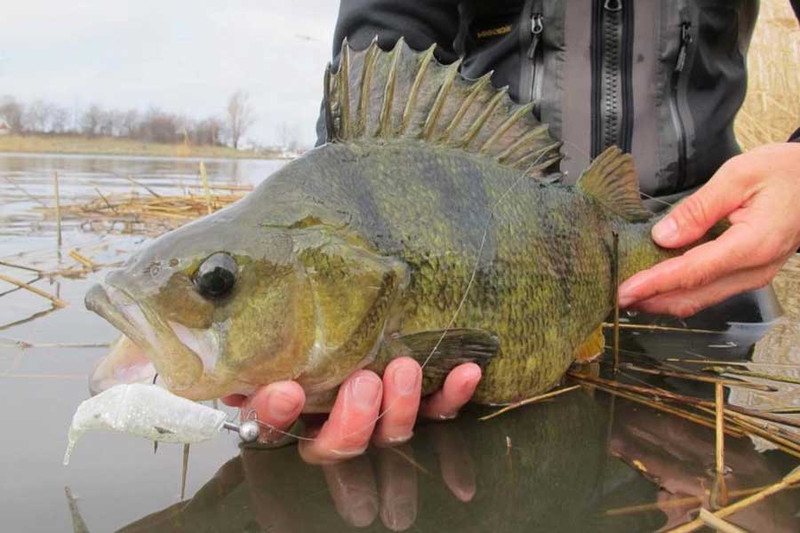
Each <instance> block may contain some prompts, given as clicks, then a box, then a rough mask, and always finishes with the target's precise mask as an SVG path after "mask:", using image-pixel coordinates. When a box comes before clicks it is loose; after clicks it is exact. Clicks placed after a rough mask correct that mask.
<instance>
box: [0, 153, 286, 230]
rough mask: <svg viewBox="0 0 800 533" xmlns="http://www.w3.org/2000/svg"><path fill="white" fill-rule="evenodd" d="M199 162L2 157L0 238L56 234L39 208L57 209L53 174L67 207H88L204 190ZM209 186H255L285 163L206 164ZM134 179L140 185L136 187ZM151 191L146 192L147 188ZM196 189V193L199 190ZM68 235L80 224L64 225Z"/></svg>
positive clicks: (228, 161) (232, 161)
mask: <svg viewBox="0 0 800 533" xmlns="http://www.w3.org/2000/svg"><path fill="white" fill-rule="evenodd" d="M200 161H201V159H198V158H168V157H138V156H137V157H134V156H131V157H121V156H97V155H61V154H0V206H2V208H0V236H3V235H16V236H21V235H24V234H26V233H30V232H31V231H35V232H37V233H38V234H41V233H42V232H44V233H49V232H52V231H53V229H54V224H53V222H52V221H47V220H44V218H43V217H42V216H41V214H40V213H37V212H36V211H35V209H37V208H41V207H46V206H53V205H55V202H54V195H53V191H54V188H53V174H54V173H55V172H57V173H58V175H59V189H60V196H61V198H62V203H64V202H69V203H85V202H88V201H90V200H92V199H96V198H98V197H100V196H101V195H113V194H115V193H120V192H128V191H130V190H132V189H133V190H136V189H137V188H138V189H139V192H141V193H142V194H148V190H147V189H149V190H152V191H154V192H155V193H156V194H163V195H169V194H183V190H182V189H183V188H185V187H196V186H199V185H200V183H201V181H200V175H199V165H200ZM203 162H204V164H205V167H206V172H207V175H208V180H209V183H211V184H212V185H213V184H214V183H226V184H231V183H233V184H238V185H255V184H258V183H260V182H261V181H263V180H264V179H265V178H266V177H267V176H269V175H270V174H272V172H274V171H275V170H276V169H277V168H279V167H280V166H281V165H283V164H284V163H285V162H284V161H278V160H263V159H244V160H238V159H204V160H203ZM129 177H133V178H134V179H135V181H136V182H137V183H139V184H141V186H137V185H135V184H134V183H132V182H131V181H130V180H129V179H128V178H129ZM145 188H146V189H145ZM196 190H197V189H195V191H196ZM65 224H66V225H65V228H64V229H65V231H67V230H69V229H72V228H74V226H76V225H77V222H76V221H72V222H69V221H66V220H65Z"/></svg>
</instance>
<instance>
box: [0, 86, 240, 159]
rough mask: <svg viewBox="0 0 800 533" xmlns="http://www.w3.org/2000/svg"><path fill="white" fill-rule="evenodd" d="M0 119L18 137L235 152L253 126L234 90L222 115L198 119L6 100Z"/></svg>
mask: <svg viewBox="0 0 800 533" xmlns="http://www.w3.org/2000/svg"><path fill="white" fill-rule="evenodd" d="M0 119H3V120H5V122H6V124H8V127H9V128H10V129H11V132H12V133H16V134H19V135H29V134H36V135H85V136H86V137H118V138H125V139H134V140H138V141H145V142H156V143H176V142H189V143H191V144H194V145H223V144H230V145H231V146H233V147H234V148H238V147H239V144H240V142H241V140H242V138H243V136H244V135H245V133H246V132H247V130H248V129H249V128H250V127H251V126H252V125H253V123H254V122H255V112H254V109H253V106H252V104H251V103H250V99H249V97H248V95H247V93H245V92H244V91H236V92H235V93H233V94H232V95H231V96H230V98H228V104H227V106H226V108H225V111H224V113H223V114H221V115H219V116H209V117H206V118H200V119H197V118H192V117H187V116H185V115H181V114H177V113H170V112H168V111H163V110H161V109H159V108H155V107H154V108H150V109H148V110H146V111H140V110H138V109H128V110H119V109H106V108H104V107H103V106H100V105H98V104H91V105H89V106H88V107H86V108H84V109H80V110H79V109H69V108H68V107H65V106H61V105H58V104H53V103H50V102H45V101H43V100H35V101H33V102H31V103H28V104H26V103H24V102H22V101H20V100H18V99H16V98H14V97H13V96H5V97H3V98H0Z"/></svg>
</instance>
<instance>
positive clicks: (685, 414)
mask: <svg viewBox="0 0 800 533" xmlns="http://www.w3.org/2000/svg"><path fill="white" fill-rule="evenodd" d="M567 375H569V376H570V377H571V378H573V379H575V380H576V381H581V382H584V384H585V385H587V386H590V387H595V388H597V389H599V390H602V391H604V392H607V393H608V394H612V395H616V396H620V397H622V398H625V399H628V400H631V401H633V402H636V403H640V404H642V405H647V406H648V407H652V408H653V409H656V410H657V411H663V412H666V413H670V414H673V415H675V416H678V417H680V418H684V419H686V420H690V421H692V422H695V423H696V424H700V425H701V426H705V427H707V428H711V429H714V427H715V426H714V420H713V419H711V418H708V417H705V416H701V415H699V414H695V413H692V412H689V411H686V410H683V409H678V408H676V407H671V406H669V405H666V404H664V403H662V402H658V401H655V400H650V399H649V398H647V397H645V396H643V395H640V394H636V393H631V392H626V391H625V390H626V388H629V387H635V385H626V386H625V387H619V388H617V387H615V386H613V384H614V382H610V381H608V380H605V379H602V378H591V377H589V376H582V375H580V374H575V373H574V372H568V373H567ZM608 383H611V384H612V386H608V385H606V384H608ZM619 385H622V384H619ZM640 388H641V387H640ZM651 394H660V393H654V392H652V391H651ZM697 401H699V400H697ZM725 432H726V433H727V434H728V435H731V436H733V437H741V436H743V435H744V434H743V433H742V432H741V431H739V430H738V429H734V428H732V427H729V426H728V427H726V428H725Z"/></svg>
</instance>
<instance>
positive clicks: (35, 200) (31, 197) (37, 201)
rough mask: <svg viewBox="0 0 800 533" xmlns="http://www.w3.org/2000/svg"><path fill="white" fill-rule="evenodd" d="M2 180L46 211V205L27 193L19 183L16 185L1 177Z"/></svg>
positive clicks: (12, 181)
mask: <svg viewBox="0 0 800 533" xmlns="http://www.w3.org/2000/svg"><path fill="white" fill-rule="evenodd" d="M3 179H5V180H6V181H7V182H8V183H10V184H11V185H12V186H13V187H14V188H15V189H17V190H18V191H20V192H21V193H22V194H24V195H25V196H26V197H27V198H28V199H29V200H32V201H34V202H36V203H37V204H39V205H40V206H42V207H44V208H45V209H47V204H46V203H44V202H43V201H42V200H41V199H40V198H37V197H35V196H34V195H32V194H31V193H29V192H28V191H27V189H25V188H24V187H23V186H21V185H20V184H19V183H17V182H16V181H14V180H12V179H11V178H9V177H8V176H3Z"/></svg>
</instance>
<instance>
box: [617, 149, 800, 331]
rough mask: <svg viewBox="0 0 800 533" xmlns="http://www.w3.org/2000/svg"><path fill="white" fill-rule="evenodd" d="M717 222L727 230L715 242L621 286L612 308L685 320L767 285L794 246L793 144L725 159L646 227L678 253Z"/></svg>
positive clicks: (797, 223)
mask: <svg viewBox="0 0 800 533" xmlns="http://www.w3.org/2000/svg"><path fill="white" fill-rule="evenodd" d="M725 217H728V220H729V221H730V223H731V227H730V228H729V229H728V230H726V231H725V232H724V233H723V234H722V235H721V236H720V237H718V238H717V239H715V240H713V241H710V242H707V243H705V244H701V245H700V246H697V247H696V248H692V249H691V250H689V251H687V252H686V253H684V254H683V255H681V256H679V257H675V258H672V259H668V260H666V261H664V262H662V263H659V264H658V265H656V266H654V267H652V268H650V269H648V270H645V271H642V272H639V273H637V274H635V275H634V276H632V277H631V278H629V279H628V280H627V281H625V282H624V283H623V284H622V285H621V286H620V288H619V304H620V306H621V307H631V306H633V307H636V308H639V309H642V310H644V311H648V312H651V313H668V314H672V315H676V316H680V317H685V316H689V315H693V314H694V313H696V312H698V311H700V310H701V309H703V308H705V307H708V306H710V305H713V304H715V303H717V302H720V301H722V300H724V299H726V298H728V297H730V296H733V295H734V294H738V293H740V292H744V291H748V290H753V289H757V288H759V287H763V286H765V285H767V284H768V283H769V282H770V281H771V280H772V278H773V277H775V274H777V272H778V270H779V269H780V268H781V266H782V265H783V264H784V263H785V262H786V260H787V259H788V258H789V257H790V256H791V255H792V254H793V253H794V252H795V251H796V250H797V248H798V246H800V144H798V143H780V144H771V145H765V146H761V147H759V148H757V149H755V150H752V151H750V152H747V153H745V154H742V155H739V156H736V157H734V158H732V159H730V160H729V161H728V162H726V163H725V164H724V165H722V167H720V169H719V170H718V171H717V172H716V174H714V176H713V177H712V178H711V179H710V180H709V181H708V183H707V184H705V185H704V186H703V187H701V188H700V189H699V190H698V191H697V192H696V193H694V194H693V195H691V196H689V197H688V198H686V199H685V200H684V201H683V202H681V203H680V204H678V205H677V206H676V207H675V208H674V209H673V210H672V211H671V212H670V213H669V214H668V215H667V216H666V217H664V219H663V220H661V221H659V222H658V223H657V224H656V225H655V226H654V227H653V232H652V235H653V240H654V241H655V242H656V243H657V244H659V245H660V246H663V247H665V248H680V247H682V246H686V245H689V244H691V243H692V242H694V241H696V240H698V239H699V238H700V237H702V236H703V235H705V233H706V232H707V231H708V230H709V229H710V228H711V227H712V226H713V225H714V224H716V223H717V222H718V221H720V220H722V219H723V218H725Z"/></svg>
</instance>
